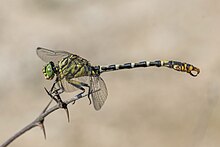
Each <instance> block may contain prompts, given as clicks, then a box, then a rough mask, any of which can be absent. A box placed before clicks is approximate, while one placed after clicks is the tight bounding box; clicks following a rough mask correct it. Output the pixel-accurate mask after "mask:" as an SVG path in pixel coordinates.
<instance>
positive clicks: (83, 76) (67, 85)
mask: <svg viewBox="0 0 220 147" xmlns="http://www.w3.org/2000/svg"><path fill="white" fill-rule="evenodd" d="M37 55H38V56H39V57H40V58H41V59H42V60H43V61H44V62H47V65H46V66H44V67H43V74H44V77H45V78H46V79H47V80H52V79H53V78H54V77H55V78H56V79H55V81H54V84H53V86H52V88H51V90H50V93H54V91H55V90H60V91H59V94H61V93H63V92H73V91H76V90H81V91H82V92H81V93H79V94H78V95H77V96H79V97H80V96H81V95H82V94H83V93H84V92H85V87H87V88H88V98H89V100H90V96H92V102H93V105H94V108H95V110H100V109H101V107H102V106H103V104H104V103H105V101H106V99H107V95H108V92H107V88H106V85H105V82H104V80H103V79H102V78H101V77H100V74H102V73H104V72H109V71H115V70H121V69H132V68H138V67H151V66H156V67H168V68H171V69H174V70H176V71H181V72H187V73H189V74H190V75H191V76H194V77H195V76H197V75H198V74H199V73H200V70H199V68H197V67H195V66H193V65H191V64H188V63H183V62H179V61H162V60H157V61H141V62H137V63H125V64H112V65H107V66H99V65H98V66H93V65H91V64H90V62H89V61H88V60H86V59H84V58H82V57H80V56H78V55H76V54H72V53H69V52H66V51H53V50H49V49H46V48H41V47H38V48H37ZM56 86H58V88H55V87H56ZM90 103H91V100H90Z"/></svg>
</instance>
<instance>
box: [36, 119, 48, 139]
mask: <svg viewBox="0 0 220 147" xmlns="http://www.w3.org/2000/svg"><path fill="white" fill-rule="evenodd" d="M38 126H39V127H40V128H41V129H42V131H43V134H44V139H45V140H46V139H47V135H46V129H45V126H44V120H42V121H41V122H40V123H39V125H38Z"/></svg>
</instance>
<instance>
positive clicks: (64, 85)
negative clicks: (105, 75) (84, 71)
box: [61, 76, 90, 92]
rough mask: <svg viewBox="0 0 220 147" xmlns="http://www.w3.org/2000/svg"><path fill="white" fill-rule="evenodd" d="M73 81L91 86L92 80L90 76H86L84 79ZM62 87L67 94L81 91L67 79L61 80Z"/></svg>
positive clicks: (79, 78)
mask: <svg viewBox="0 0 220 147" xmlns="http://www.w3.org/2000/svg"><path fill="white" fill-rule="evenodd" d="M71 80H74V81H79V82H83V83H86V84H88V85H89V80H90V78H89V77H88V76H84V77H78V78H72V79H71ZM61 86H62V88H63V89H64V91H65V92H74V91H77V90H79V89H78V88H76V87H75V86H73V85H71V84H69V83H68V82H67V81H66V80H65V79H62V80H61Z"/></svg>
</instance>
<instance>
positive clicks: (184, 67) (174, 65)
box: [93, 60, 200, 76]
mask: <svg viewBox="0 0 220 147" xmlns="http://www.w3.org/2000/svg"><path fill="white" fill-rule="evenodd" d="M151 66H156V67H168V68H171V69H174V70H176V71H181V72H187V73H189V74H190V75H192V76H197V75H198V74H199V73H200V70H199V68H196V67H195V66H193V65H191V64H188V63H182V62H179V61H163V60H157V61H141V62H137V63H125V64H113V65H107V66H94V67H93V68H94V69H95V71H96V72H98V73H100V74H101V73H103V72H109V71H115V70H121V69H131V68H138V67H151Z"/></svg>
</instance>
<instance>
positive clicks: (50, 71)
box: [42, 62, 55, 80]
mask: <svg viewBox="0 0 220 147" xmlns="http://www.w3.org/2000/svg"><path fill="white" fill-rule="evenodd" d="M42 71H43V74H44V77H45V79H47V80H52V79H53V77H54V75H55V65H54V63H53V62H49V63H48V64H47V65H46V66H44V68H43V70H42Z"/></svg>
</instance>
